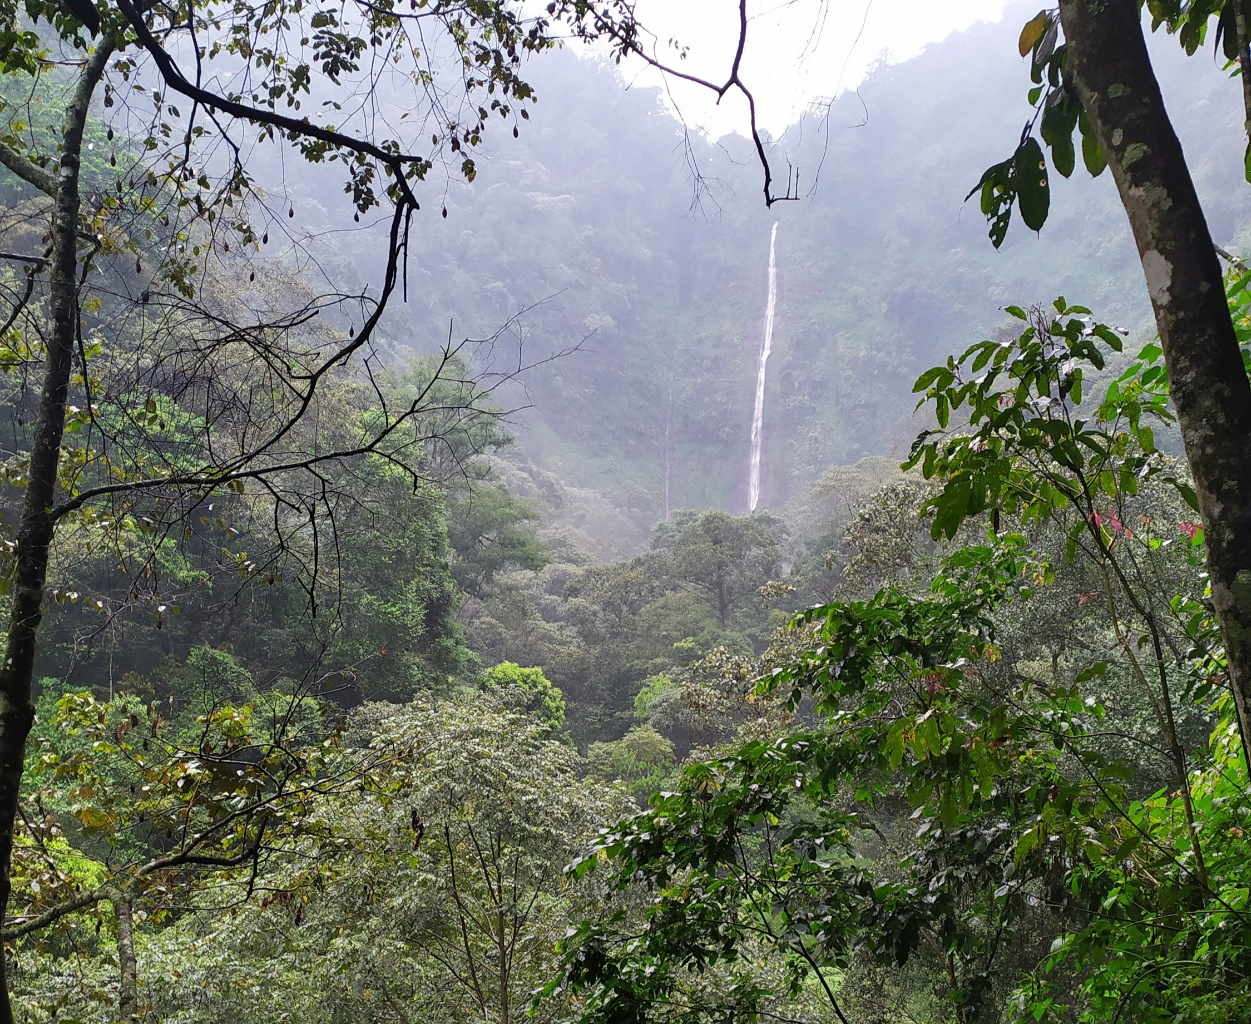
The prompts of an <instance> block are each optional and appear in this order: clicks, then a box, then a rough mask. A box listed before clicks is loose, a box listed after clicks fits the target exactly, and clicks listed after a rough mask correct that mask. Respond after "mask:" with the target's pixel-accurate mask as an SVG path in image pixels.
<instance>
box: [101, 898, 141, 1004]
mask: <svg viewBox="0 0 1251 1024" xmlns="http://www.w3.org/2000/svg"><path fill="white" fill-rule="evenodd" d="M106 895H107V896H108V899H109V902H110V903H112V904H113V911H114V913H116V914H117V966H118V987H117V1015H118V1018H119V1019H120V1020H122V1021H133V1020H136V1019H137V1018H138V1016H139V970H138V963H137V962H136V960H135V928H134V919H133V914H132V912H131V903H130V896H129V894H127V893H124V892H122V891H121V890H120V889H113V888H110V889H109V890H108V891H107V893H106Z"/></svg>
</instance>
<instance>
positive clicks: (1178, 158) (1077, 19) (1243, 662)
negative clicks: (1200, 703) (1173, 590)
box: [1060, 0, 1251, 757]
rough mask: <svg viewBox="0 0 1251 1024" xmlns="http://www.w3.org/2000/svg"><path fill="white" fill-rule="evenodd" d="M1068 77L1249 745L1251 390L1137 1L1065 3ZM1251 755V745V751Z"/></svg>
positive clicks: (1064, 0)
mask: <svg viewBox="0 0 1251 1024" xmlns="http://www.w3.org/2000/svg"><path fill="white" fill-rule="evenodd" d="M1060 20H1061V23H1062V25H1063V27H1064V36H1065V40H1066V42H1067V44H1068V66H1067V69H1066V82H1067V83H1068V85H1069V87H1070V88H1072V89H1073V90H1075V91H1076V93H1077V95H1078V97H1079V98H1080V99H1081V101H1082V105H1083V106H1084V107H1085V109H1086V113H1087V116H1088V117H1089V119H1090V123H1091V126H1092V127H1093V128H1094V130H1095V134H1096V136H1097V137H1098V139H1099V143H1100V145H1102V146H1103V151H1104V153H1105V154H1106V155H1107V158H1108V166H1109V167H1110V168H1111V169H1112V175H1113V177H1114V179H1115V180H1116V187H1117V189H1118V190H1119V192H1120V196H1121V202H1122V204H1123V205H1124V207H1125V211H1126V213H1128V214H1129V222H1130V226H1131V228H1132V229H1133V233H1134V241H1135V242H1136V243H1137V246H1138V254H1139V257H1140V258H1141V260H1142V269H1143V273H1144V275H1145V276H1146V279H1147V289H1148V291H1149V292H1150V294H1151V304H1152V306H1153V307H1154V309H1155V319H1156V325H1157V326H1158V328H1159V331H1160V341H1161V347H1162V348H1163V349H1164V359H1165V362H1166V363H1167V365H1168V372H1169V387H1170V389H1171V392H1172V397H1173V403H1174V406H1175V408H1176V410H1177V419H1178V424H1179V426H1180V428H1181V434H1182V439H1183V440H1184V442H1185V445H1186V458H1187V460H1188V461H1189V463H1190V471H1191V474H1192V475H1193V477H1194V484H1195V491H1196V492H1197V493H1198V496H1199V508H1200V512H1201V513H1202V516H1203V527H1204V532H1205V534H1206V536H1207V548H1208V571H1209V573H1210V575H1211V580H1212V598H1213V601H1214V603H1215V605H1216V614H1217V618H1218V619H1219V621H1220V626H1221V632H1222V635H1223V637H1224V641H1225V650H1226V653H1227V655H1228V658H1229V677H1230V678H1229V682H1230V687H1231V689H1232V691H1233V696H1234V701H1235V703H1236V706H1237V710H1238V721H1239V726H1240V728H1241V729H1242V735H1243V741H1244V748H1246V740H1247V738H1248V737H1249V736H1251V385H1249V384H1248V381H1247V375H1246V373H1245V372H1244V370H1243V365H1242V357H1241V355H1240V353H1239V350H1238V341H1237V338H1236V337H1235V335H1234V328H1233V323H1232V322H1231V320H1230V316H1229V308H1228V306H1227V305H1226V301H1225V292H1224V287H1223V283H1222V279H1221V267H1220V264H1219V263H1218V262H1217V258H1216V250H1215V247H1214V246H1213V243H1212V236H1211V233H1210V232H1209V231H1208V226H1207V222H1206V220H1205V219H1204V216H1203V210H1202V208H1201V207H1200V206H1199V199H1198V196H1197V195H1196V194H1195V188H1194V183H1193V182H1192V181H1191V178H1190V171H1189V169H1188V168H1187V166H1186V159H1185V156H1184V155H1183V153H1182V148H1181V144H1180V143H1179V142H1178V141H1177V135H1176V133H1175V132H1174V131H1173V126H1172V123H1171V122H1170V121H1169V118H1168V114H1167V113H1166V111H1165V109H1164V101H1163V99H1162V98H1161V96H1160V88H1159V85H1158V84H1157V82H1156V79H1155V73H1154V72H1153V70H1152V68H1151V61H1150V59H1149V58H1148V56H1147V47H1146V42H1145V40H1144V38H1143V33H1142V22H1141V16H1140V13H1139V9H1138V5H1137V4H1136V3H1135V2H1134V0H1060ZM1247 753H1248V756H1249V757H1251V750H1248V751H1247Z"/></svg>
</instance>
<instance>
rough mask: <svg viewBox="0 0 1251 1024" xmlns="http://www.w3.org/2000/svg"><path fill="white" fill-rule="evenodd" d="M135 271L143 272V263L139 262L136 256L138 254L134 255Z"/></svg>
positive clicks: (137, 272)
mask: <svg viewBox="0 0 1251 1024" xmlns="http://www.w3.org/2000/svg"><path fill="white" fill-rule="evenodd" d="M135 273H136V274H142V273H143V265H142V264H141V263H140V262H139V257H138V256H136V257H135Z"/></svg>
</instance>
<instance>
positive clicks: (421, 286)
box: [296, 8, 1249, 553]
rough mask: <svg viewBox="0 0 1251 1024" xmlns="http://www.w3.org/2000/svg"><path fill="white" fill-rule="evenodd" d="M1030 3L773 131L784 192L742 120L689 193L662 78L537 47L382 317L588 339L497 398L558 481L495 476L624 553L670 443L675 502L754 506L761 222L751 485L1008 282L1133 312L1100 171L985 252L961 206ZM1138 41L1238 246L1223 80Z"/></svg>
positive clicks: (545, 339) (425, 327) (987, 316)
mask: <svg viewBox="0 0 1251 1024" xmlns="http://www.w3.org/2000/svg"><path fill="white" fill-rule="evenodd" d="M1029 13H1030V12H1029V11H1025V10H1024V8H1021V9H1020V10H1016V9H1014V10H1013V11H1010V12H1009V15H1008V16H1006V17H1005V19H1004V21H1003V22H1002V23H1000V24H997V25H984V24H978V25H975V26H973V27H972V28H970V29H969V30H968V31H966V32H962V33H956V34H954V35H952V36H951V37H950V38H948V39H947V40H946V41H944V42H942V43H939V44H935V45H933V46H931V47H930V48H929V50H928V51H927V52H926V53H924V54H923V55H922V56H920V57H918V58H916V59H914V60H911V61H908V62H906V63H903V64H900V65H897V66H884V67H881V68H879V69H878V70H877V71H875V72H874V73H873V74H872V75H871V76H870V77H869V79H868V80H867V81H866V82H865V83H864V85H863V86H862V87H861V89H860V90H859V95H856V94H848V95H845V96H843V97H842V98H840V99H839V100H838V101H837V102H836V103H834V105H833V106H832V108H831V109H830V110H829V112H828V115H826V114H825V113H824V112H823V111H822V112H817V113H814V114H812V115H811V116H809V117H808V118H806V119H805V120H804V122H803V123H801V124H799V125H797V126H795V127H794V128H792V129H791V130H790V131H789V132H787V134H786V135H785V137H784V138H782V139H781V140H779V141H778V144H777V146H776V148H775V150H774V154H775V158H776V159H777V160H778V161H779V162H780V164H781V166H782V167H783V169H784V168H785V161H786V160H788V159H789V160H790V161H791V163H792V164H794V165H795V166H796V167H798V169H799V172H800V175H801V177H800V181H801V195H802V200H801V201H800V202H797V203H782V204H779V205H776V206H774V207H773V209H772V210H767V209H765V207H764V205H763V202H761V201H760V196H759V186H760V172H759V168H758V167H757V166H756V164H755V163H754V161H753V159H752V155H751V153H750V151H749V149H748V146H747V143H746V141H745V140H743V139H741V138H737V137H731V138H727V139H723V140H721V141H720V142H718V143H715V144H714V143H712V142H709V141H707V140H705V139H702V138H700V137H698V136H697V135H692V136H691V137H690V142H691V151H692V155H693V160H694V163H695V165H697V166H698V168H699V172H700V174H701V175H702V176H703V183H704V184H705V185H706V186H707V190H706V193H705V194H704V195H702V197H701V201H700V202H699V203H698V204H696V205H695V206H692V200H693V197H694V194H695V192H696V191H697V189H696V188H695V187H694V184H693V180H692V175H691V171H690V168H689V165H688V162H687V160H686V159H685V156H684V146H683V131H682V126H681V124H680V123H679V122H678V120H677V119H676V118H675V117H674V116H673V115H672V114H671V113H669V112H668V110H667V109H666V107H665V105H664V103H663V102H662V99H661V97H660V96H659V95H658V94H657V93H656V92H654V91H652V90H648V89H633V90H629V91H627V90H623V89H622V87H621V81H620V78H619V76H618V73H617V71H616V70H615V69H614V68H613V67H612V66H601V65H598V64H596V63H594V62H592V61H589V60H586V59H581V58H579V57H576V56H574V55H573V54H572V53H565V54H557V55H555V56H554V58H553V59H551V60H544V61H542V62H536V63H535V65H534V68H533V71H534V79H535V82H536V87H537V89H538V93H539V97H540V102H539V105H538V112H537V114H536V115H535V117H534V118H533V119H532V121H531V123H530V124H529V125H528V126H527V128H528V130H527V131H523V132H522V133H521V135H520V138H519V139H518V140H513V139H502V140H501V139H496V140H494V143H493V148H492V157H491V159H489V160H481V161H479V173H478V176H477V179H476V181H475V182H474V183H473V184H472V185H467V184H463V183H456V184H453V185H451V186H449V189H448V192H447V195H446V200H445V201H446V209H447V217H446V219H444V218H442V217H430V218H428V219H427V220H425V222H423V223H422V224H421V229H420V231H419V232H418V233H417V235H416V237H415V239H414V246H413V252H412V257H411V260H410V267H409V304H408V307H407V311H408V314H409V315H410V316H411V318H412V326H411V331H410V329H409V328H408V327H407V326H403V327H400V326H397V327H396V328H395V331H394V333H395V334H396V335H397V337H398V338H399V340H400V342H401V343H402V344H411V345H412V346H413V347H414V348H417V349H425V348H428V347H430V346H432V345H433V344H435V343H437V342H438V341H440V340H445V339H446V338H447V336H448V331H449V326H450V328H451V331H452V333H453V335H454V336H456V337H459V336H462V335H464V334H468V335H471V336H475V337H483V336H487V335H490V334H491V333H492V332H494V331H495V330H496V329H497V328H498V327H499V326H500V325H501V324H503V323H505V322H506V321H507V320H508V319H509V318H510V317H512V316H513V315H514V314H518V313H519V312H521V311H523V310H524V312H521V316H520V318H519V321H518V324H517V327H518V329H519V330H521V331H523V332H525V333H526V335H527V353H528V355H530V356H532V357H535V358H541V357H542V356H545V355H548V354H551V353H553V352H556V351H560V350H562V349H565V348H568V347H570V346H572V345H576V344H577V343H578V342H580V341H582V340H583V339H584V338H585V339H586V340H585V342H584V343H583V345H582V348H581V350H580V351H579V352H577V353H576V354H573V355H570V356H566V357H564V358H561V359H558V360H556V361H555V362H552V363H550V364H547V365H544V366H541V367H539V368H537V369H535V370H533V371H532V372H530V373H529V374H528V375H527V377H526V380H527V384H528V394H524V395H523V394H520V393H516V394H515V395H514V396H513V398H512V400H513V401H515V402H516V404H518V405H525V404H529V405H531V406H532V408H529V409H526V410H525V411H523V412H521V413H519V414H518V415H517V416H516V417H515V424H516V427H517V432H518V435H519V438H520V441H521V445H520V449H521V453H522V454H523V455H524V456H526V457H528V458H529V459H532V460H533V461H534V462H535V463H536V464H537V466H538V467H541V469H542V470H544V471H546V472H547V473H548V474H551V476H552V477H554V478H555V479H552V478H551V477H544V476H543V474H542V473H536V474H534V475H533V478H532V479H529V480H527V479H525V474H524V473H523V474H520V475H519V474H517V473H516V472H508V473H507V474H506V475H507V476H508V478H509V480H510V483H511V485H512V486H513V487H514V489H516V490H518V491H520V492H522V493H529V494H531V495H532V496H534V497H540V498H542V499H543V500H544V501H545V502H546V503H548V504H549V505H551V504H552V502H553V500H555V501H556V504H557V506H559V507H554V508H553V509H552V510H553V511H554V512H555V513H556V514H557V515H558V516H561V515H563V516H565V517H566V518H568V519H569V520H570V521H572V522H575V523H576V524H577V525H580V526H581V527H583V528H584V530H585V531H586V535H587V536H588V537H589V538H590V539H594V540H598V542H599V543H600V544H603V545H606V547H605V548H604V550H605V551H607V552H618V553H625V552H629V551H631V550H637V549H638V548H639V547H640V546H641V545H642V543H643V542H644V540H645V538H646V536H647V531H648V530H649V529H650V527H651V525H652V524H653V523H654V522H655V521H656V520H657V519H659V518H662V517H663V514H664V510H665V504H664V500H665V499H664V476H665V461H666V458H667V457H668V458H670V459H671V460H672V474H671V497H670V506H671V507H672V508H679V507H708V506H711V507H719V508H724V509H727V510H732V511H736V512H737V511H743V510H744V508H745V506H746V474H747V456H748V445H749V431H750V425H751V414H752V400H753V389H754V385H755V372H756V359H757V354H758V351H759V346H760V339H761V330H762V319H763V313H764V305H765V287H766V273H765V271H766V263H767V258H768V244H769V230H770V227H771V225H772V223H773V221H774V220H777V221H778V222H779V230H778V266H779V312H778V323H777V329H776V334H775V338H774V352H773V356H772V360H771V362H770V369H769V383H768V392H767V399H766V405H765V422H764V437H765V457H764V470H763V476H764V479H763V493H762V505H768V506H770V507H773V508H779V507H781V506H783V505H784V504H785V502H786V501H787V500H788V499H789V498H791V497H792V496H794V495H796V494H798V493H800V492H801V491H803V490H804V489H805V488H806V487H807V486H808V484H809V483H810V482H811V481H812V480H814V479H816V477H817V476H819V475H820V473H821V472H822V471H823V470H824V469H825V468H826V467H828V466H830V465H832V464H838V463H847V462H854V461H855V460H856V459H858V458H860V457H862V456H863V455H867V454H882V453H897V452H899V451H900V450H901V449H902V448H903V447H905V446H906V443H907V441H908V440H910V438H911V434H912V433H913V432H914V430H913V428H912V427H911V425H910V424H909V415H910V412H911V409H912V405H913V401H912V399H911V396H910V388H911V382H912V380H913V379H914V378H915V376H916V374H917V372H919V370H920V369H922V368H924V367H925V366H928V365H930V364H931V363H933V362H935V361H937V360H938V359H939V358H940V357H943V356H944V355H945V354H946V353H947V352H949V351H954V350H959V349H962V348H963V347H964V346H965V345H966V344H967V343H969V342H971V341H973V340H976V339H977V338H978V337H981V336H983V335H984V334H985V333H986V332H988V331H990V330H992V329H993V328H994V327H995V325H996V324H997V323H998V321H999V317H1000V314H999V313H998V312H997V309H998V308H999V307H1000V306H1002V305H1004V304H1006V303H1009V302H1018V303H1029V302H1033V301H1047V300H1049V299H1050V298H1053V297H1054V296H1055V295H1057V294H1061V293H1063V294H1065V295H1066V296H1067V297H1069V298H1070V300H1073V301H1076V300H1081V301H1083V302H1086V303H1087V304H1089V305H1091V306H1092V307H1093V308H1094V309H1095V311H1096V313H1097V314H1098V315H1099V316H1101V317H1105V318H1106V319H1108V320H1109V322H1114V323H1117V324H1121V325H1124V326H1126V327H1128V328H1131V329H1133V330H1134V331H1135V332H1138V333H1147V332H1149V331H1151V330H1152V328H1151V326H1150V323H1149V319H1150V317H1149V313H1150V311H1149V308H1148V306H1147V303H1146V296H1145V293H1144V291H1143V288H1142V281H1141V271H1140V270H1139V268H1138V265H1137V260H1136V257H1135V255H1134V252H1133V245H1132V242H1131V239H1130V237H1129V232H1128V228H1127V226H1126V225H1125V222H1124V213H1123V211H1122V210H1121V208H1120V206H1119V204H1118V202H1117V199H1116V194H1115V189H1114V188H1113V184H1112V182H1111V180H1110V177H1109V176H1108V175H1104V176H1102V177H1101V178H1099V179H1095V180H1091V179H1089V178H1088V177H1085V176H1084V174H1082V175H1074V178H1073V179H1072V180H1070V181H1059V180H1058V179H1057V182H1056V187H1055V188H1054V189H1053V205H1052V215H1051V219H1050V221H1049V222H1048V224H1047V226H1046V228H1045V231H1044V234H1045V243H1046V244H1040V242H1039V241H1038V240H1037V239H1036V238H1035V236H1034V235H1033V233H1032V232H1030V231H1028V229H1026V228H1025V227H1024V226H1023V225H1021V224H1020V223H1019V221H1018V222H1017V223H1015V224H1014V225H1013V227H1012V229H1011V230H1010V232H1009V236H1008V240H1007V242H1006V243H1005V244H1004V246H1003V248H1002V249H1001V250H999V251H998V252H996V251H995V250H994V249H993V248H992V247H991V246H990V244H989V243H988V242H987V240H986V236H985V225H984V223H983V219H982V216H981V214H980V213H979V211H978V209H977V207H976V204H974V203H969V204H964V203H963V199H964V196H965V194H966V193H967V192H968V190H969V189H970V188H971V187H972V186H973V184H974V183H976V181H977V180H978V177H979V176H980V174H981V172H982V170H983V169H984V168H985V167H987V166H988V165H989V164H991V163H993V162H995V161H998V160H1001V159H1003V157H1004V156H1005V155H1006V154H1008V153H1010V152H1011V149H1012V147H1013V145H1014V144H1015V141H1016V138H1017V136H1018V134H1019V132H1020V129H1021V125H1022V124H1023V123H1024V121H1025V119H1026V117H1027V115H1028V112H1029V110H1028V107H1027V105H1026V102H1025V96H1024V93H1025V87H1026V84H1027V75H1026V72H1025V69H1024V68H1023V67H1022V64H1021V61H1020V59H1019V58H1018V57H1017V54H1016V32H1017V29H1018V27H1019V24H1020V22H1021V21H1022V20H1023V19H1024V17H1027V16H1028V14H1029ZM1153 51H1154V58H1155V60H1156V62H1157V67H1158V71H1159V75H1160V78H1161V81H1162V84H1163V87H1164V93H1165V97H1166V99H1167V101H1168V103H1169V105H1170V109H1171V110H1172V112H1173V114H1174V118H1175V121H1176V123H1177V125H1178V129H1179V131H1180V132H1181V133H1182V138H1183V143H1184V144H1185V146H1186V148H1187V152H1188V153H1189V154H1190V157H1191V164H1192V167H1193V169H1194V172H1195V175H1196V178H1197V182H1198V187H1199V191H1200V194H1201V196H1202V197H1203V199H1204V201H1205V203H1206V208H1207V210H1208V214H1209V217H1210V219H1211V222H1212V229H1213V233H1214V234H1215V236H1216V237H1217V238H1219V239H1221V240H1222V241H1227V242H1229V243H1230V244H1233V245H1235V246H1236V243H1237V241H1238V240H1239V238H1240V237H1241V234H1242V233H1243V232H1244V231H1245V229H1246V227H1247V224H1248V219H1249V218H1248V212H1249V211H1248V199H1247V195H1246V192H1245V189H1243V190H1240V189H1239V178H1238V170H1239V167H1240V156H1241V151H1240V148H1239V147H1240V146H1241V145H1242V143H1241V141H1240V121H1241V114H1240V109H1239V99H1240V97H1239V94H1238V89H1237V84H1236V82H1230V81H1228V80H1227V79H1226V78H1225V77H1224V75H1223V74H1222V73H1221V72H1220V70H1219V69H1218V67H1217V66H1216V65H1215V64H1214V63H1213V61H1212V60H1211V59H1210V57H1207V56H1199V57H1196V58H1194V59H1191V60H1187V59H1186V58H1185V56H1184V55H1183V54H1182V53H1181V52H1180V50H1179V49H1178V47H1177V46H1176V43H1175V42H1174V41H1172V40H1168V39H1164V38H1157V39H1155V40H1154V45H1153ZM953 126H954V127H953ZM296 207H297V209H298V210H299V211H300V213H301V214H303V212H304V210H305V209H306V207H305V206H302V205H301V204H300V203H299V202H297V203H296ZM342 245H343V247H344V248H343V253H344V255H345V256H349V257H350V258H352V259H353V260H355V261H356V262H357V263H358V264H359V265H360V267H361V271H362V276H366V272H367V269H368V268H369V266H370V262H369V261H370V253H369V252H368V249H367V243H366V242H363V241H362V240H361V239H359V238H356V237H354V236H352V235H350V234H345V235H344V236H343V241H342ZM536 304H537V305H536ZM666 432H668V437H669V441H668V442H666ZM521 462H522V464H523V466H524V462H525V459H524V458H523V459H522V460H521ZM565 487H569V488H573V489H574V490H573V491H572V492H568V493H566V494H565V495H564V498H563V499H561V498H560V497H559V496H558V495H557V494H556V492H557V491H560V490H562V489H563V488H565ZM587 488H589V489H591V490H590V492H588V491H586V490H585V489H587ZM595 492H599V494H596V493H595ZM600 495H602V497H601V496H600Z"/></svg>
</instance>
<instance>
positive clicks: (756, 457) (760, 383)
mask: <svg viewBox="0 0 1251 1024" xmlns="http://www.w3.org/2000/svg"><path fill="white" fill-rule="evenodd" d="M777 242H778V225H777V221H774V222H773V232H772V233H771V234H770V235H769V300H768V302H767V303H766V304H765V326H764V341H763V342H762V343H761V345H760V361H759V363H758V365H757V368H756V408H755V411H754V412H753V413H752V417H751V476H750V477H748V481H747V510H748V511H749V512H755V511H756V506H757V505H758V504H759V503H760V443H761V440H762V435H763V433H764V399H765V374H766V372H767V370H768V366H769V353H771V352H772V351H773V314H774V311H775V309H776V306H777V297H778V261H777Z"/></svg>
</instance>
